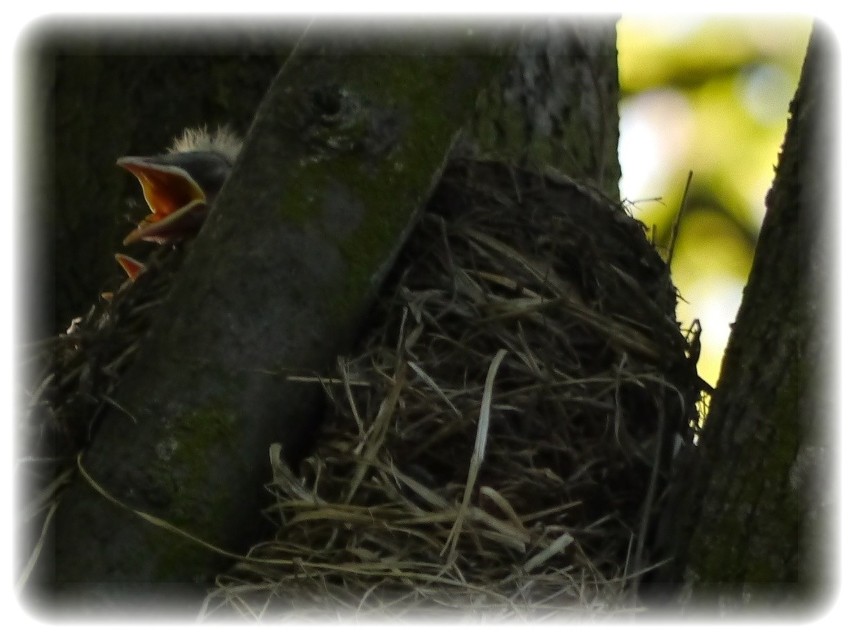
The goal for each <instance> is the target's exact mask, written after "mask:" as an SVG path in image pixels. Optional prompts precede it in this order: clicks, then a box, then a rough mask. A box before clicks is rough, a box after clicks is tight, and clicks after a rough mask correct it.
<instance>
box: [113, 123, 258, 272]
mask: <svg viewBox="0 0 852 636" xmlns="http://www.w3.org/2000/svg"><path fill="white" fill-rule="evenodd" d="M241 147H242V142H241V141H240V139H239V138H238V137H237V136H236V135H235V134H234V133H232V132H231V131H230V130H229V129H228V128H226V127H220V128H218V129H217V130H216V131H215V132H212V133H210V132H208V130H207V127H206V126H205V127H202V128H189V129H187V130H185V131H184V132H183V134H182V135H181V136H180V137H178V138H176V139H175V140H174V142H173V143H172V145H171V146H170V147H169V148H168V149H167V150H166V152H165V153H164V154H162V155H155V156H150V157H135V156H133V157H121V158H120V159H119V160H118V161H117V162H116V163H117V164H118V165H119V166H120V167H122V168H124V169H125V170H127V171H128V172H130V173H131V174H132V175H133V176H135V177H136V179H137V180H138V181H139V184H140V185H141V186H142V194H143V195H144V197H145V202H146V203H147V204H148V208H149V209H150V211H151V213H150V214H148V215H147V216H146V217H145V218H144V219H142V220H141V221H140V222H139V224H138V225H137V226H136V228H135V229H134V230H133V231H132V232H130V233H129V234H128V235H127V236H126V237H125V238H124V245H129V244H131V243H135V242H136V241H150V242H153V243H160V244H165V243H175V242H177V241H180V240H183V239H186V238H190V237H193V236H195V235H196V234H197V233H198V231H199V230H200V229H201V226H202V224H203V223H204V220H205V219H206V217H207V213H208V212H209V210H210V208H211V207H212V205H213V201H214V200H215V198H216V195H218V194H219V190H221V189H222V185H223V184H224V183H225V180H226V179H227V178H228V175H229V174H230V173H231V168H232V167H233V165H234V162H235V161H236V159H237V155H238V154H239V152H240V149H241ZM115 257H116V260H117V261H118V263H119V264H120V265H121V266H122V267H123V268H124V270H125V272H127V275H128V277H130V278H131V279H136V277H137V276H139V275H140V274H141V273H142V272H144V271H145V268H144V265H142V264H141V263H140V262H139V261H137V260H135V259H133V258H131V257H129V256H126V255H124V254H116V255H115Z"/></svg>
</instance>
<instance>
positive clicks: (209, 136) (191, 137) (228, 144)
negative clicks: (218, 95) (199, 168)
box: [168, 124, 243, 164]
mask: <svg viewBox="0 0 852 636" xmlns="http://www.w3.org/2000/svg"><path fill="white" fill-rule="evenodd" d="M242 146H243V142H242V141H241V140H240V138H239V137H238V136H237V135H236V134H235V133H234V132H233V131H232V130H231V129H230V128H229V127H228V126H227V125H226V126H219V127H217V128H216V130H215V131H214V132H208V130H207V125H206V124H205V125H203V126H199V127H198V128H187V129H186V130H184V131H183V133H182V134H181V135H180V136H178V137H175V140H174V142H172V145H171V146H169V148H168V152H170V153H179V152H215V153H218V154H220V155H222V156H223V157H224V158H225V159H226V160H227V161H228V163H230V164H233V163H234V162H235V161H236V159H237V155H239V154H240V150H241V149H242Z"/></svg>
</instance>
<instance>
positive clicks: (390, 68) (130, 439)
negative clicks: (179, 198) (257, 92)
mask: <svg viewBox="0 0 852 636" xmlns="http://www.w3.org/2000/svg"><path fill="white" fill-rule="evenodd" d="M454 35H455V37H453V38H450V39H448V40H444V41H442V42H441V43H440V44H439V45H437V46H432V45H430V44H426V43H425V42H424V41H422V40H421V41H416V42H412V41H411V39H410V37H405V36H403V35H395V36H389V37H388V38H386V39H385V40H383V41H381V44H380V45H378V46H377V45H376V44H375V42H374V41H373V40H370V39H368V38H364V39H363V40H362V39H360V38H351V39H347V44H346V45H343V44H340V43H337V44H330V43H329V42H330V41H329V40H327V39H325V38H318V39H316V40H311V39H310V38H308V39H307V40H306V41H305V42H303V43H302V45H300V48H299V49H298V50H297V52H296V53H294V55H293V56H292V57H291V58H289V59H288V61H287V62H286V63H285V65H284V67H283V68H282V70H281V72H280V73H279V75H278V76H277V78H276V79H275V81H274V83H273V85H272V88H271V89H270V92H269V94H268V95H267V97H266V98H265V100H264V101H263V103H262V104H261V106H260V109H259V111H258V113H257V116H256V119H255V121H254V124H253V125H252V127H251V129H250V131H249V134H248V137H247V139H246V142H245V147H244V151H243V153H242V155H241V157H240V159H239V160H238V162H237V164H236V165H235V167H234V172H233V174H232V175H231V178H230V179H229V181H228V183H227V184H226V185H225V187H224V188H223V190H222V192H221V193H220V195H219V197H218V199H217V202H216V205H215V208H214V209H213V211H212V212H211V214H210V217H209V219H208V220H207V222H206V224H205V226H204V228H203V229H202V231H201V233H200V235H199V236H198V238H197V239H195V241H194V243H193V246H192V250H191V251H190V253H189V254H188V255H187V258H186V261H185V262H184V264H183V267H182V269H181V270H180V272H179V273H178V274H177V278H176V281H175V283H174V287H173V290H172V292H171V294H170V296H169V297H168V298H167V299H166V301H165V303H164V305H163V308H162V310H161V312H160V314H159V315H158V319H157V320H156V321H155V324H154V328H153V331H152V334H151V336H150V338H148V339H147V340H145V341H144V342H143V343H142V349H143V351H142V353H141V354H140V355H139V357H138V359H137V361H136V362H135V364H134V365H133V366H132V367H131V368H130V369H129V370H128V372H127V375H126V376H125V378H124V379H123V382H122V384H121V386H120V387H119V388H118V390H117V392H116V395H115V396H114V400H113V401H112V403H113V404H114V408H113V409H112V410H110V411H109V412H108V413H107V414H106V415H105V417H104V419H103V421H102V422H101V423H100V429H99V431H98V434H97V435H96V436H95V438H94V440H93V442H92V445H91V447H90V448H89V449H88V451H87V452H86V453H85V456H84V457H83V458H82V464H83V466H84V467H85V469H86V470H87V471H88V473H89V474H90V475H91V476H92V477H93V479H94V480H95V482H96V483H97V484H98V485H99V487H101V488H103V489H104V491H105V492H107V493H109V494H110V496H112V497H115V498H116V499H117V500H119V501H121V502H122V503H123V504H125V505H127V506H129V507H131V508H133V509H134V510H138V511H144V512H146V513H149V514H151V515H154V516H155V517H157V518H160V519H163V520H164V521H166V522H168V523H169V524H172V525H173V526H175V527H177V528H180V529H181V530H182V531H185V532H189V533H191V534H193V535H194V536H196V537H197V538H198V539H201V540H204V541H207V542H209V543H211V544H213V545H216V546H219V547H220V548H222V549H225V550H231V551H237V552H239V551H242V550H244V549H245V548H246V547H247V543H248V542H249V541H250V540H252V539H254V538H255V537H256V530H257V527H256V526H257V522H258V518H259V510H260V509H261V507H262V501H263V500H262V492H263V491H262V485H263V483H264V482H265V481H266V480H267V479H268V477H269V465H268V464H269V462H268V449H269V446H270V444H271V443H273V442H280V443H282V445H283V448H284V449H285V454H286V455H287V456H288V457H289V458H291V459H293V458H296V457H298V456H299V455H301V454H302V453H303V452H304V449H305V447H306V445H308V444H309V443H310V441H311V437H312V435H313V427H314V425H315V422H316V421H317V417H316V415H317V414H316V405H317V401H318V400H317V398H318V397H319V391H318V389H317V387H316V386H312V387H310V388H308V387H307V386H306V385H305V384H304V383H298V382H289V381H288V380H287V376H288V374H290V373H291V372H293V371H297V372H300V373H302V374H321V373H323V372H324V370H325V369H327V368H328V367H329V366H330V365H331V364H332V363H333V361H334V359H335V356H336V355H339V354H340V353H341V352H343V351H345V350H346V348H347V347H348V346H349V344H351V342H352V340H353V338H354V336H355V335H356V334H357V332H358V330H359V327H360V326H361V325H362V320H363V318H364V316H365V313H366V309H367V308H368V306H369V304H370V301H371V299H372V298H373V296H374V295H375V293H376V291H377V289H378V286H379V285H380V284H381V281H382V279H383V277H384V275H385V273H386V272H387V270H388V269H389V267H390V265H391V263H392V262H393V259H394V256H395V254H396V252H397V251H398V250H399V248H400V246H401V245H402V243H403V242H404V239H405V236H406V234H407V232H408V231H409V230H410V228H411V226H412V223H413V222H414V220H415V218H416V216H417V212H418V210H419V209H420V207H421V205H422V204H423V203H424V201H425V199H426V197H427V196H428V195H429V193H430V192H431V190H432V186H433V184H434V181H435V180H436V178H438V176H439V175H440V173H441V170H442V168H443V165H444V162H445V160H446V157H447V154H448V152H449V150H450V148H451V147H452V142H453V140H454V139H455V137H456V133H457V131H459V130H460V129H461V128H462V127H463V126H464V125H465V123H466V121H468V120H469V118H470V117H471V115H472V113H473V109H474V104H475V101H476V95H477V93H478V91H479V90H480V89H481V88H482V87H483V86H485V85H486V84H487V83H488V82H489V81H491V80H492V79H494V78H496V77H497V76H498V75H499V74H500V73H502V72H504V71H505V70H506V67H507V66H508V64H509V62H510V59H511V58H509V57H508V56H505V55H496V54H495V52H504V46H505V44H504V43H503V41H502V40H500V42H499V43H498V42H497V41H496V40H495V39H493V38H492V37H491V36H490V35H489V36H487V37H486V36H483V35H482V34H480V33H479V32H478V31H477V30H475V29H471V30H463V29H462V30H460V31H459V32H458V33H455V34H454ZM54 541H55V544H54V549H53V552H54V555H55V559H54V562H53V564H52V566H53V572H51V573H49V574H48V576H47V578H48V584H49V585H51V586H53V587H54V588H55V589H58V590H59V591H60V592H61V593H63V594H66V593H68V594H71V595H72V597H73V598H75V599H77V598H82V599H84V600H86V601H87V602H91V601H93V599H94V598H95V597H94V595H93V594H101V593H103V594H104V595H106V596H109V597H112V598H115V597H119V598H121V595H122V594H125V593H127V594H130V593H133V592H141V591H144V592H145V593H146V594H148V595H150V594H152V593H153V594H157V593H158V592H159V593H165V594H166V595H167V596H172V595H173V594H174V585H175V584H180V585H189V586H192V585H194V584H198V583H203V582H204V581H207V580H209V579H210V577H211V576H212V575H213V574H215V572H216V571H217V570H218V568H220V567H221V565H222V556H221V555H220V554H217V553H215V552H212V551H211V550H209V549H208V548H204V547H200V546H199V545H198V544H197V543H195V542H193V541H190V540H188V539H186V538H185V537H184V536H181V535H179V534H177V533H175V532H173V531H170V530H168V529H165V528H163V527H161V526H157V525H155V524H152V523H150V522H148V521H146V520H143V519H141V518H140V517H139V516H137V515H136V514H134V513H132V512H129V511H128V510H127V509H124V508H122V507H119V506H117V505H116V504H115V502H114V501H110V500H109V499H108V498H106V497H105V496H103V493H101V492H98V491H97V490H96V489H95V488H94V487H93V484H91V483H89V482H88V481H87V480H85V479H83V478H80V477H78V478H77V479H76V481H75V482H74V483H73V484H72V485H71V486H70V487H69V489H68V491H67V492H65V493H64V495H63V497H62V500H61V501H60V505H59V508H58V511H57V514H56V521H55V526H54ZM127 600H130V599H127Z"/></svg>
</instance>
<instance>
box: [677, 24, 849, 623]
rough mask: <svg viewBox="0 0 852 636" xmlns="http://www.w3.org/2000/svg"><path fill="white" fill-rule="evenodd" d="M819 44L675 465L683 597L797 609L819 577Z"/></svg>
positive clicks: (826, 185)
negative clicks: (714, 380) (687, 446)
mask: <svg viewBox="0 0 852 636" xmlns="http://www.w3.org/2000/svg"><path fill="white" fill-rule="evenodd" d="M827 47H828V43H827V42H826V41H825V40H824V39H823V38H822V37H820V34H819V33H815V34H814V36H813V37H812V40H811V43H810V46H809V49H808V53H807V58H806V60H805V64H804V68H803V71H802V78H801V83H800V86H799V89H798V92H797V93H796V96H795V98H794V100H793V102H792V105H791V115H790V122H789V127H788V131H787V135H786V139H785V141H784V146H783V150H782V153H781V158H780V162H779V166H778V170H777V174H776V177H775V183H774V184H773V186H772V189H771V191H770V192H769V195H768V196H767V212H766V218H765V220H764V224H763V228H762V230H761V234H760V239H759V242H758V246H757V251H756V254H755V261H754V266H753V269H752V272H751V275H750V277H749V281H748V284H747V286H746V288H745V291H744V295H743V303H742V306H741V308H740V311H739V314H738V315H737V320H736V324H735V325H734V328H733V331H732V334H731V340H730V342H729V345H728V348H727V351H726V353H725V359H724V363H723V366H722V371H721V376H720V381H719V385H718V387H717V389H716V391H715V394H714V396H713V400H712V404H711V407H710V411H709V414H708V418H707V421H706V424H705V427H704V431H703V434H702V436H701V443H700V445H699V447H698V448H697V452H696V453H695V457H690V458H688V460H687V461H688V462H689V463H694V464H695V465H694V467H693V469H692V470H689V469H687V470H684V471H682V473H681V476H682V479H683V485H684V492H683V494H682V496H681V498H680V505H679V509H678V510H677V515H678V518H677V524H676V526H677V530H678V532H677V533H676V534H674V535H673V536H671V537H669V538H670V539H671V540H672V541H673V545H674V549H675V550H674V551H675V563H674V567H673V568H672V570H670V572H671V573H672V574H673V575H674V578H675V579H677V578H681V579H682V580H683V582H684V583H685V587H684V588H683V597H682V598H683V600H684V601H685V602H686V603H687V606H689V607H692V606H696V605H697V606H702V607H705V608H706V607H708V606H710V607H715V608H717V609H719V608H721V609H724V610H735V609H742V608H747V607H751V608H766V607H767V606H775V607H778V608H785V609H790V608H802V607H803V606H807V603H809V602H813V601H815V600H816V599H817V597H818V594H817V593H818V592H824V591H825V589H826V588H825V582H826V580H827V579H826V576H825V575H826V570H825V567H826V563H825V560H824V559H823V558H822V557H820V556H819V555H818V546H820V545H822V544H823V543H824V541H825V536H824V535H823V534H822V524H824V523H825V522H826V519H827V514H826V513H827V510H828V508H827V507H828V506H829V503H828V502H829V501H830V500H831V495H830V486H829V485H828V483H827V477H828V475H829V474H830V471H829V470H828V466H827V464H828V463H829V459H830V456H831V453H830V451H829V448H830V443H829V442H828V439H827V437H826V435H825V432H826V431H825V426H826V424H827V421H826V419H827V415H828V414H830V412H831V409H830V408H829V405H828V403H827V400H828V399H830V398H829V396H827V395H824V390H825V388H826V383H825V363H826V360H827V355H828V354H829V353H830V349H829V347H828V341H827V335H826V327H827V325H826V322H827V317H828V316H830V315H831V312H830V311H827V310H826V304H827V302H826V301H827V300H828V295H827V294H826V291H827V288H826V285H825V279H826V274H827V272H828V271H829V264H830V263H831V261H832V254H831V244H830V241H829V237H828V233H827V216H828V215H829V205H830V203H831V202H830V196H829V193H830V192H831V185H832V184H831V182H830V175H831V174H833V171H832V169H831V167H830V165H829V164H828V161H829V158H830V153H829V152H828V151H829V148H830V147H831V144H830V137H829V135H830V131H831V129H832V125H831V123H830V112H829V111H828V109H827V108H826V104H827V103H830V97H829V95H828V93H827V91H828V90H829V89H830V87H831V85H832V82H833V81H834V80H833V79H832V77H831V69H832V66H831V59H830V54H829V52H828V51H827ZM684 465H685V464H684Z"/></svg>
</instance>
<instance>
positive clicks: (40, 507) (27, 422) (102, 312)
mask: <svg viewBox="0 0 852 636" xmlns="http://www.w3.org/2000/svg"><path fill="white" fill-rule="evenodd" d="M183 255H184V251H183V250H181V249H174V248H171V247H163V248H157V249H155V250H154V251H153V252H152V253H151V254H150V255H149V258H148V259H147V262H146V263H145V265H146V268H147V272H146V273H145V274H144V275H143V276H141V277H140V278H139V279H138V280H137V281H136V282H135V283H133V284H132V285H131V284H130V283H129V282H128V281H127V280H126V279H124V278H123V277H119V276H117V278H118V279H119V280H122V282H121V283H118V284H117V285H116V288H115V290H114V291H113V292H111V294H110V295H111V297H110V298H109V299H107V298H102V299H100V300H99V301H98V302H97V303H96V304H94V305H93V306H92V307H91V308H90V309H89V311H88V312H87V313H86V314H85V315H84V316H80V317H78V318H75V319H74V320H73V321H72V323H71V325H70V326H69V327H68V329H67V331H66V333H63V334H59V335H57V336H54V337H52V338H50V339H47V340H44V341H41V342H38V343H35V344H34V345H31V346H30V347H28V348H27V350H26V351H25V360H24V367H25V373H24V375H26V376H28V378H35V380H34V381H31V382H30V386H32V387H33V389H32V390H31V391H30V392H29V393H28V394H27V395H26V397H25V411H24V414H23V417H22V418H21V420H20V421H19V422H18V424H19V430H18V433H19V435H18V438H19V448H21V449H25V450H26V454H25V455H22V456H21V457H19V458H18V460H17V467H16V472H17V473H18V474H17V477H18V481H19V482H20V483H23V484H25V487H26V488H27V491H26V492H25V493H23V500H24V501H25V502H26V504H25V509H24V510H23V511H22V514H21V515H20V519H19V521H20V522H21V524H23V525H24V526H29V527H25V528H24V529H23V531H22V532H20V536H21V537H22V538H23V539H24V540H25V542H27V543H28V544H29V545H26V546H25V549H26V553H27V554H28V555H29V558H28V562H27V564H26V565H25V566H24V571H23V572H22V573H21V575H20V579H19V584H20V585H23V583H24V582H25V581H26V578H27V575H28V573H29V569H30V568H31V567H32V565H33V564H34V563H35V560H36V559H37V558H38V556H39V551H40V547H41V541H42V539H43V536H44V533H45V532H46V529H47V527H48V525H49V523H50V521H51V517H52V516H53V512H54V510H55V507H56V501H57V494H58V493H59V492H60V491H61V490H62V488H63V487H64V486H65V485H66V484H67V482H68V480H69V479H70V476H71V474H72V473H73V471H74V458H75V456H76V454H77V453H78V452H79V451H80V450H81V449H83V448H85V447H86V446H88V444H89V441H90V440H91V437H92V435H93V434H94V431H95V429H96V427H97V423H98V421H99V419H100V416H101V413H102V412H103V410H104V408H106V407H107V406H108V405H112V406H115V407H116V408H120V406H118V405H117V404H115V403H114V402H113V401H112V400H111V395H112V393H113V391H114V389H115V387H116V386H117V384H118V382H119V380H120V379H121V377H122V375H123V373H124V371H125V369H127V367H128V366H129V365H130V363H131V361H132V360H133V358H134V357H135V356H136V353H137V351H138V349H139V344H140V342H141V341H142V339H143V337H144V336H145V334H146V333H147V332H148V330H149V328H150V326H151V322H152V319H153V316H154V315H155V313H156V308H157V307H158V306H159V305H160V304H161V303H162V302H163V300H164V299H165V296H166V294H167V292H168V290H169V289H170V287H171V283H172V280H173V278H174V273H175V272H176V271H177V269H178V267H179V266H180V263H181V261H182V260H183Z"/></svg>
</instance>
